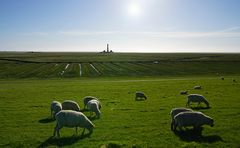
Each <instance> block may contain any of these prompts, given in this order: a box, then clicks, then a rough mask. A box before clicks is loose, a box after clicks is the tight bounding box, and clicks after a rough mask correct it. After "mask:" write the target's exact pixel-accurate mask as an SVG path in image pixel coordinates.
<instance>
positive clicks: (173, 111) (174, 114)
mask: <svg viewBox="0 0 240 148" xmlns="http://www.w3.org/2000/svg"><path fill="white" fill-rule="evenodd" d="M186 111H190V112H192V111H193V110H192V109H189V108H183V107H181V108H173V109H172V110H171V112H170V115H171V119H172V121H171V130H173V119H174V117H175V116H176V115H177V114H178V113H181V112H186Z"/></svg>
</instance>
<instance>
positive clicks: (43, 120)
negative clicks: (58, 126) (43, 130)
mask: <svg viewBox="0 0 240 148" xmlns="http://www.w3.org/2000/svg"><path fill="white" fill-rule="evenodd" d="M53 121H55V119H54V118H50V117H47V118H44V119H40V120H38V122H39V123H50V122H53Z"/></svg>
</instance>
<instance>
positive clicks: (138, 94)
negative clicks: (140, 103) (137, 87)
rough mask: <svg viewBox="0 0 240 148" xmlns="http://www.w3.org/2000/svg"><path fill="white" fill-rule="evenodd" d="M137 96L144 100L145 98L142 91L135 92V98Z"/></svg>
mask: <svg viewBox="0 0 240 148" xmlns="http://www.w3.org/2000/svg"><path fill="white" fill-rule="evenodd" d="M138 98H144V99H145V100H147V97H146V95H145V94H144V93H143V92H140V91H139V92H136V96H135V100H137V99H138Z"/></svg>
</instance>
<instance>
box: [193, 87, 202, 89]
mask: <svg viewBox="0 0 240 148" xmlns="http://www.w3.org/2000/svg"><path fill="white" fill-rule="evenodd" d="M193 88H194V89H202V87H201V86H194V87H193Z"/></svg>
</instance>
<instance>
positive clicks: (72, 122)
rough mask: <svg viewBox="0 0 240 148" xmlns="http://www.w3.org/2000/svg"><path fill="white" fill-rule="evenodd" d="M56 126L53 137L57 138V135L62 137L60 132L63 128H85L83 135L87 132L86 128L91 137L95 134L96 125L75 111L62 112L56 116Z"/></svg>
mask: <svg viewBox="0 0 240 148" xmlns="http://www.w3.org/2000/svg"><path fill="white" fill-rule="evenodd" d="M55 118H56V126H55V128H54V132H53V136H54V137H55V135H56V133H57V136H58V137H60V133H59V130H60V129H61V128H62V127H71V128H74V127H75V128H76V134H77V128H78V127H82V128H84V130H83V132H82V135H83V134H84V132H85V128H86V129H88V131H89V135H90V134H91V133H92V132H93V128H94V127H95V125H94V124H93V123H92V122H91V121H90V120H89V119H88V118H87V117H86V116H85V115H84V114H83V113H81V112H77V111H73V110H62V111H60V112H59V113H57V114H56V116H55Z"/></svg>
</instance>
